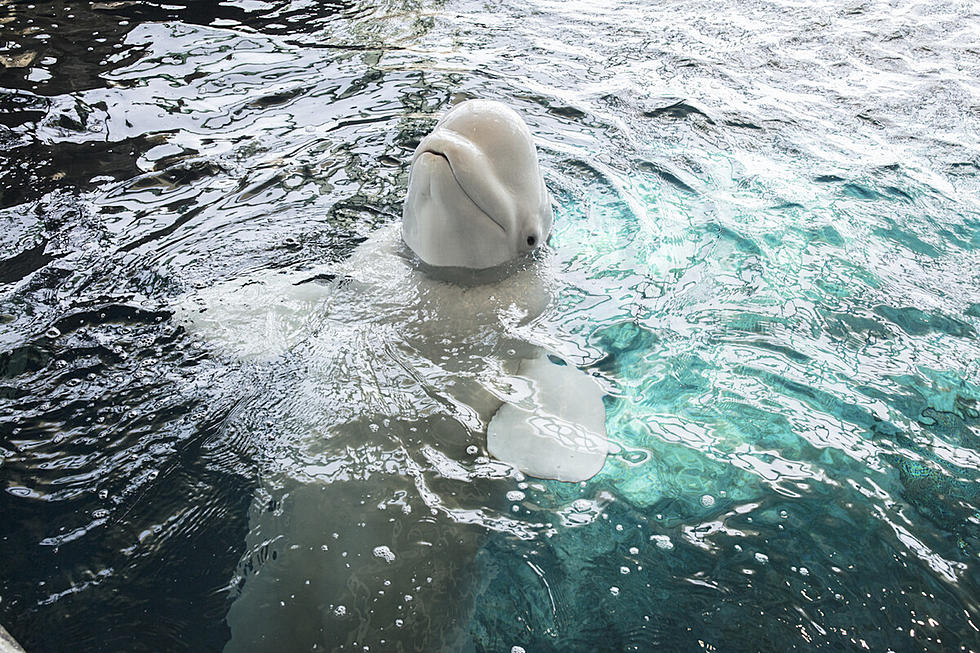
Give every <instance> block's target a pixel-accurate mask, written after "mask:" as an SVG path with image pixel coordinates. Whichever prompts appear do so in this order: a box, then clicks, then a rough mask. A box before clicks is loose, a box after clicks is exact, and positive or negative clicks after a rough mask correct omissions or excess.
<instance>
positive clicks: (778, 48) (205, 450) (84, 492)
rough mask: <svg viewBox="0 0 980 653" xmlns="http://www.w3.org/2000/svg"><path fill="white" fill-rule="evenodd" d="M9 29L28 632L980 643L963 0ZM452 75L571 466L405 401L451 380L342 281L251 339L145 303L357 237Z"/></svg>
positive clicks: (9, 572)
mask: <svg viewBox="0 0 980 653" xmlns="http://www.w3.org/2000/svg"><path fill="white" fill-rule="evenodd" d="M0 35H2V41H0V45H2V50H0V63H2V64H3V67H2V68H0V88H2V90H0V125H2V127H0V228H2V233H3V234H4V235H3V238H2V240H0V284H2V285H0V376H2V380H0V480H2V484H3V492H2V493H0V515H2V516H3V519H2V521H0V560H2V565H0V623H2V624H3V625H4V626H5V627H7V628H8V630H10V631H11V632H12V633H13V634H14V636H15V637H17V638H18V639H19V640H20V641H21V643H22V644H23V645H24V646H25V647H26V648H27V649H28V650H29V651H56V650H64V649H66V648H69V647H75V648H79V649H85V650H106V651H117V650H118V651H142V650H147V651H159V650H194V651H199V650H218V649H221V648H222V647H223V646H225V644H226V643H227V642H228V641H229V640H230V639H231V637H232V626H231V625H229V623H230V622H231V623H237V624H241V623H243V622H244V623H245V624H246V625H245V626H241V625H239V626H235V628H240V629H241V630H239V631H238V632H239V633H246V634H247V631H248V628H247V624H248V623H249V622H251V623H253V624H254V625H255V628H256V629H258V630H262V629H263V628H265V629H266V632H269V633H271V632H273V631H274V627H273V626H268V625H264V624H266V622H268V623H270V624H275V623H296V624H300V623H304V624H307V625H308V627H307V628H305V629H302V628H298V629H294V630H295V631H296V633H297V634H296V638H295V639H294V640H288V641H287V640H279V641H278V642H277V645H278V648H274V647H273V648H272V650H283V649H290V650H291V649H296V650H309V649H311V648H312V645H313V644H314V643H316V644H319V646H320V649H321V650H322V649H323V648H327V649H329V648H341V647H343V648H344V649H345V650H347V649H353V648H357V649H359V650H363V646H365V645H370V647H371V648H372V650H436V649H438V648H440V647H443V648H448V649H452V650H457V649H459V650H462V649H466V648H469V649H470V650H480V651H509V650H511V647H514V646H520V647H523V648H524V649H525V650H527V651H552V650H554V651H568V650H575V651H578V650H582V651H593V650H609V651H620V650H640V651H643V650H655V649H663V650H696V649H705V650H732V651H755V650H788V649H795V650H857V649H870V650H873V651H879V650H880V651H884V650H889V649H891V650H895V651H903V650H935V651H946V650H978V649H980V630H978V628H980V603H978V598H977V597H978V596H980V559H978V556H980V496H978V492H980V473H978V470H980V445H978V442H980V406H978V403H977V402H978V399H980V342H978V329H980V272H978V270H980V137H978V134H980V82H978V81H977V80H978V79H980V10H978V8H977V6H976V5H975V3H972V2H945V3H939V2H934V1H931V2H919V3H916V2H893V3H886V2H849V3H832V2H824V3H819V2H806V3H802V2H801V3H794V2H772V3H763V2H749V3H734V2H721V3H705V2H699V1H678V2H668V3H664V4H661V5H659V6H655V5H648V4H646V3H639V2H634V3H628V2H627V3H615V4H613V5H610V6H603V7H599V6H598V5H593V4H590V3H566V2H545V1H535V2H533V3H487V4H481V3H471V2H450V3H424V2H420V3H398V2H375V3H357V4H355V3H323V2H301V1H300V2H271V1H269V2H266V1H260V0H245V1H241V2H236V1H232V2H225V3H220V4H218V3H204V2H181V1H178V0H174V1H172V2H167V3H151V2H141V1H128V0H124V1H121V2H105V3H63V2H51V3H47V2H36V3H34V4H27V3H21V2H6V3H4V4H3V5H2V8H0ZM469 97H490V98H496V99H501V100H503V101H505V102H507V103H508V104H511V105H512V106H514V107H515V108H516V109H517V110H518V111H519V112H520V113H521V114H522V115H523V116H524V117H525V119H526V120H527V122H528V123H529V125H530V126H531V129H532V131H533V132H534V133H535V134H536V137H537V139H538V147H539V152H540V155H541V158H542V165H543V167H544V169H545V176H546V180H547V182H548V184H549V187H550V188H551V190H552V193H553V195H554V196H555V199H556V222H555V232H554V235H553V237H552V241H551V248H552V250H553V251H552V254H551V256H552V257H553V259H554V260H555V261H556V262H557V266H558V268H559V269H560V270H561V272H562V284H563V285H562V291H561V293H560V294H559V297H558V298H557V299H556V301H555V302H554V304H553V306H552V307H551V309H550V310H549V312H548V313H547V315H546V316H545V317H544V318H543V319H542V320H540V321H539V322H537V323H536V324H535V325H533V330H532V331H533V333H531V332H529V333H531V335H530V336H528V337H529V338H530V339H531V340H532V341H534V342H536V343H538V344H542V343H548V344H549V345H550V346H551V348H553V349H555V350H557V351H559V352H560V353H561V354H562V355H563V356H564V357H565V358H566V359H567V360H569V361H570V362H572V363H574V364H577V365H579V366H580V367H582V368H583V369H586V370H587V371H589V372H590V373H593V374H595V375H597V376H598V377H599V378H600V379H601V380H602V382H603V383H604V384H605V387H606V388H607V389H608V390H609V396H608V398H607V411H608V421H607V427H608V431H609V434H610V438H611V439H612V441H613V442H614V444H615V447H614V448H615V449H616V453H615V454H614V455H613V456H611V457H610V459H609V461H608V462H607V466H606V468H605V470H604V471H603V473H602V474H600V475H599V476H598V477H596V478H595V479H594V480H592V481H590V482H589V483H587V484H585V485H582V486H579V485H563V484H558V483H538V482H535V481H534V480H533V479H526V480H523V479H520V478H518V477H516V476H515V475H513V474H511V473H509V472H508V471H507V470H501V469H498V468H496V467H494V465H493V464H492V461H487V460H486V459H485V458H482V457H481V456H476V457H474V456H473V455H472V454H471V453H469V452H470V451H472V450H470V449H469V448H468V447H469V446H470V445H473V446H477V447H478V448H480V447H482V446H483V443H482V437H483V436H482V433H481V432H480V430H479V427H480V425H479V424H475V425H474V424H473V423H472V422H468V421H467V420H466V419H464V418H463V417H460V414H458V413H454V412H453V411H452V410H449V409H446V408H445V407H440V406H439V405H437V403H438V402H429V403H426V401H428V400H427V399H424V397H425V396H428V395H425V391H428V390H431V389H433V388H435V389H436V390H437V389H438V386H439V384H440V383H444V382H445V381H446V378H451V377H447V376H445V375H442V374H441V373H440V372H439V371H438V370H436V371H431V370H430V371H429V372H425V371H424V370H423V371H422V372H420V373H419V375H417V377H412V378H409V377H410V376H411V375H408V376H406V375H405V374H402V373H400V374H396V375H392V376H390V377H384V376H382V375H379V374H378V373H377V372H378V370H379V368H378V367H377V365H376V363H375V362H372V361H366V359H365V358H364V357H359V356H358V352H359V351H361V349H363V350H365V351H367V350H370V345H371V344H372V343H377V342H380V343H381V345H380V346H381V348H382V349H383V347H384V346H385V345H391V344H394V345H397V344H398V343H399V342H401V341H400V340H399V337H400V336H399V335H398V334H390V333H387V332H385V331H384V329H383V328H381V327H377V328H376V325H374V324H373V323H372V324H371V329H369V328H368V320H367V319H366V318H364V317H363V316H362V315H360V314H359V313H358V312H357V310H356V305H355V304H353V303H352V304H351V305H352V308H350V312H349V313H347V314H341V317H340V318H339V319H335V320H333V321H332V322H330V323H329V324H328V325H327V326H324V325H320V329H319V331H318V335H317V338H318V339H317V340H315V341H314V343H313V344H311V345H308V346H306V347H305V348H300V349H298V350H297V352H296V353H295V354H294V355H293V356H292V358H288V359H285V360H273V361H269V362H264V363H263V362H254V361H251V362H242V361H237V360H234V359H231V358H229V357H228V356H225V355H223V354H222V353H221V352H220V351H218V350H217V349H216V348H214V347H212V346H210V345H209V343H208V340H207V338H199V337H192V336H190V335H189V334H188V333H187V332H186V331H185V329H184V327H183V326H182V325H181V324H180V323H179V321H178V320H176V319H175V318H174V317H173V306H174V305H175V304H176V303H177V302H178V301H179V300H180V298H181V297H184V296H187V295H188V294H193V293H194V292H196V291H199V290H201V289H205V288H209V287H212V286H214V285H215V284H217V283H219V282H226V281H228V280H234V279H238V278H247V277H248V276H249V275H253V274H256V273H261V272H267V271H269V270H276V269H280V268H288V269H290V270H302V269H304V268H309V267H311V266H313V265H317V264H323V263H327V262H338V263H342V262H343V261H344V260H346V259H347V258H348V257H350V256H352V255H353V253H354V252H355V251H356V249H357V247H358V245H360V244H361V243H363V241H364V240H365V239H366V238H367V237H368V236H369V235H370V234H372V233H373V232H375V231H376V230H377V229H379V228H382V227H383V225H386V224H388V223H391V222H393V221H396V220H397V219H398V218H399V216H400V211H401V200H402V197H403V195H404V190H405V183H406V177H407V162H408V160H409V157H410V154H411V152H412V150H413V149H414V147H415V145H416V144H417V142H418V140H419V139H420V137H421V136H422V135H424V134H425V133H426V132H427V130H428V129H430V128H431V126H432V125H433V124H434V120H435V118H436V116H437V115H438V114H439V112H440V111H442V110H444V109H445V108H447V107H448V106H450V105H451V104H452V103H454V102H456V101H458V100H460V99H465V98H469ZM330 325H332V326H330ZM331 329H333V331H331ZM372 329H373V330H372ZM351 334H353V335H351ZM331 343H333V344H332V345H331V346H332V347H333V348H332V349H331V346H328V345H330V344H331ZM358 343H361V345H362V347H361V348H358ZM395 349H397V347H395ZM325 352H326V353H325ZM330 356H332V357H333V358H330ZM339 359H342V360H344V361H345V365H344V366H337V365H333V364H332V363H331V364H328V363H327V362H323V361H328V360H329V361H334V362H336V360H339ZM409 368H411V365H409ZM418 369H422V368H421V367H419V368H418ZM337 370H344V374H348V375H349V376H348V378H347V379H346V381H345V382H340V384H339V385H337V384H332V383H331V382H327V380H330V379H335V378H337V374H338V372H337ZM362 378H363V379H368V380H369V381H370V382H368V381H365V382H363V383H361V382H360V381H359V379H362ZM371 384H375V385H371ZM413 384H414V385H413ZM338 388H339V390H338ZM358 388H361V389H363V392H355V391H356V390H357V389H358ZM392 388H398V391H397V392H395V391H393V390H392ZM297 389H301V390H303V391H298V390H297ZM399 392H400V393H402V394H398V393H399ZM386 393H390V394H386ZM396 395H397V396H396ZM379 396H380V397H382V398H392V397H394V398H393V399H391V402H390V403H385V402H384V401H381V400H380V399H378V397H379ZM432 396H434V395H432ZM413 397H416V398H418V399H417V403H418V405H417V406H416V405H415V404H414V403H413V401H416V400H415V399H413ZM420 397H421V398H420ZM399 402H401V403H399ZM430 404H431V405H430ZM395 405H397V406H401V408H399V409H398V410H400V411H402V412H400V413H397V411H395V410H394V409H391V408H390V406H395ZM406 405H411V406H412V410H415V411H417V413H412V414H411V416H407V415H408V412H409V411H408V410H407V409H406V408H404V406H406ZM396 413H397V414H396ZM388 418H390V421H386V420H387V419H388ZM408 425H413V426H411V428H413V429H414V428H417V430H415V431H411V433H412V434H416V435H408V433H409V432H408V431H407V430H402V427H405V428H406V429H407V428H409V427H408ZM298 442H302V443H304V444H302V445H299V444H297V443H298ZM310 443H313V444H310ZM320 443H325V444H322V445H321V444H320ZM481 451H482V450H481ZM297 460H300V461H301V462H299V463H298V462H297ZM283 461H286V462H283ZM311 470H313V471H311ZM316 470H321V471H316ZM323 470H327V471H323ZM337 470H342V471H337ZM395 507H398V511H397V514H398V515H399V516H398V517H389V515H392V514H394V513H395V512H396V511H395ZM314 508H316V509H314ZM408 508H410V509H408ZM359 529H360V530H359ZM335 541H336V543H337V546H334V544H333V542H335ZM321 542H322V543H323V546H324V547H327V545H328V544H329V547H327V548H324V549H323V555H322V556H321V557H316V556H318V555H319V554H317V553H316V552H315V551H314V552H313V553H310V554H305V553H304V554H302V555H301V554H292V553H290V551H294V550H298V549H295V548H291V547H299V546H300V545H303V546H305V545H306V544H310V545H311V546H312V545H313V544H314V543H315V544H320V543H321ZM419 542H425V543H427V546H429V547H430V548H431V551H429V550H428V549H420V548H419V547H418V546H417V545H418V543H419ZM381 545H383V546H387V547H389V551H390V552H391V553H393V554H394V556H395V560H396V562H395V563H392V564H388V565H387V566H386V563H385V561H384V558H385V555H384V554H385V552H384V551H382V552H381V555H377V554H375V555H372V551H373V550H374V549H375V548H376V547H378V546H381ZM331 547H332V548H331ZM311 550H312V549H311ZM317 550H319V549H317ZM341 550H342V552H341ZM304 551H305V549H304ZM304 556H305V557H304ZM348 560H349V561H348ZM347 565H350V566H347ZM303 574H306V575H307V576H313V577H314V578H313V580H314V581H315V582H314V585H313V586H314V587H315V588H316V589H315V591H316V592H317V594H315V595H310V596H305V595H302V594H301V595H300V598H299V599H298V602H305V603H306V605H305V606H301V607H299V608H290V610H292V611H291V612H289V613H288V614H289V615H290V616H289V618H288V619H286V618H284V617H279V616H277V615H278V614H279V613H277V612H275V604H274V603H273V602H272V601H271V599H270V600H269V601H266V599H267V598H268V597H273V596H276V592H279V591H282V592H283V593H284V596H283V606H284V607H285V602H286V600H288V599H289V598H290V597H292V598H294V599H295V595H296V594H297V591H298V590H296V588H297V587H299V586H301V585H302V582H301V580H300V579H301V578H302V577H303ZM423 577H425V578H428V579H431V581H430V582H429V583H428V584H429V585H431V586H432V589H421V587H422V586H423V585H425V584H426V581H425V578H423ZM252 579H259V580H252ZM293 581H295V582H296V583H297V584H296V585H295V586H294V585H292V584H291V583H292V582H293ZM384 582H390V583H392V585H391V587H395V586H397V585H398V584H399V583H400V582H404V583H405V584H406V587H407V586H408V585H411V586H412V588H414V587H416V586H417V587H419V588H420V589H419V590H415V589H412V588H410V589H408V590H406V591H404V592H402V591H400V590H399V591H398V592H397V597H395V592H394V590H391V591H390V592H389V593H388V594H386V595H384V597H386V598H384V599H383V600H382V601H381V602H380V603H379V602H378V601H376V600H374V599H370V598H369V596H376V590H377V588H379V587H380V588H387V587H389V585H384V584H383V583H384ZM361 587H363V588H367V589H363V590H362V589H359V588H361ZM263 588H264V589H263ZM379 591H385V590H384V589H381V590H379ZM250 592H251V593H250ZM262 592H265V594H263V593H262ZM406 594H409V595H411V596H412V597H413V598H412V600H411V601H409V600H404V595H406ZM251 597H258V598H257V599H252V598H251ZM263 597H265V598H263ZM338 597H339V598H338ZM343 597H347V598H343ZM392 597H395V598H392ZM398 599H401V600H398ZM250 601H253V603H254V605H253V603H250ZM263 601H266V603H268V605H266V603H263ZM341 601H346V603H343V608H344V609H343V610H338V607H340V606H341V603H340V602H341ZM351 601H353V602H351ZM249 605H252V606H253V607H252V608H247V607H242V606H249ZM255 606H258V607H255ZM263 606H264V607H263ZM304 608H305V609H308V612H309V615H308V616H309V618H303V619H301V618H300V615H302V614H304V613H302V612H301V610H302V609H304ZM246 610H253V612H247V611H246ZM263 611H264V613H263ZM236 614H246V615H248V616H247V617H246V618H244V619H238V621H236V618H235V617H234V615H236ZM263 614H265V616H264V617H263V616H262V615H263ZM284 614H285V613H284ZM228 615H232V616H231V617H228ZM310 615H312V616H310ZM396 619H397V621H399V622H400V623H398V624H396ZM420 634H421V635H420ZM420 637H421V639H420ZM355 642H356V646H355ZM269 646H272V645H267V648H268V647H269ZM243 648H248V647H247V646H244V645H243ZM259 648H261V647H259Z"/></svg>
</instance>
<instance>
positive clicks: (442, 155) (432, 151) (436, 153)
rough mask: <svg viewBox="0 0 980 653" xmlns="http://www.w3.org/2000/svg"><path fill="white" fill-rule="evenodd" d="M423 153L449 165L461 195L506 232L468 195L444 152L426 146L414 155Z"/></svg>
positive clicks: (505, 230)
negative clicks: (461, 192)
mask: <svg viewBox="0 0 980 653" xmlns="http://www.w3.org/2000/svg"><path fill="white" fill-rule="evenodd" d="M423 154H431V155H433V156H437V157H439V158H440V159H443V160H444V161H445V162H446V165H447V166H448V167H449V172H450V174H452V176H453V180H454V181H455V182H456V185H457V186H459V189H460V190H461V191H463V195H465V196H466V199H468V200H469V201H471V202H473V206H475V207H476V208H477V209H478V210H479V211H480V213H482V214H483V215H485V216H487V219H488V220H490V222H492V223H494V224H495V225H497V226H498V227H500V230H501V231H502V232H504V235H506V234H507V227H505V226H504V225H502V224H501V223H500V221H499V220H497V219H496V218H495V217H493V216H492V215H491V214H490V213H489V211H487V210H486V209H485V208H483V207H482V206H480V204H479V203H478V202H477V201H476V200H475V199H474V198H473V196H472V195H470V194H469V193H467V192H466V187H465V186H463V184H462V182H460V180H459V177H458V176H457V175H456V171H455V170H454V169H453V162H452V161H451V160H450V159H449V157H448V156H447V155H446V154H445V153H443V152H440V151H439V150H436V149H433V148H431V147H428V148H426V149H424V150H422V151H420V152H419V153H418V154H417V155H416V158H418V157H421V156H422V155H423Z"/></svg>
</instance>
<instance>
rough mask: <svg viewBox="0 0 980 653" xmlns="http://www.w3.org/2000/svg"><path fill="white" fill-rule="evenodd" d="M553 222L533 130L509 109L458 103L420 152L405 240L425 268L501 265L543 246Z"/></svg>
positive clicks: (408, 205) (411, 186) (411, 180)
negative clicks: (428, 266)
mask: <svg viewBox="0 0 980 653" xmlns="http://www.w3.org/2000/svg"><path fill="white" fill-rule="evenodd" d="M552 220H553V214H552V210H551V197H550V196H549V194H548V189H547V188H546V187H545V185H544V178H543V177H542V175H541V168H540V167H539V166H538V156H537V152H536V150H535V149H534V142H533V141H532V139H531V132H530V130H529V129H528V127H527V125H526V124H525V123H524V121H523V120H522V119H521V117H520V116H519V115H517V113H516V112H515V111H514V110H513V109H511V108H510V107H508V106H506V105H504V104H502V103H500V102H494V101H490V100H468V101H466V102H463V103H461V104H458V105H456V106H455V107H453V108H452V110H450V111H449V113H447V114H446V115H445V116H443V118H442V119H441V120H440V121H439V122H438V123H437V124H436V126H435V128H434V129H433V130H432V133H430V134H429V135H428V136H426V137H425V138H424V139H422V142H420V143H419V146H418V147H417V148H416V150H415V155H414V156H413V158H412V167H411V171H410V173H409V181H408V195H407V196H406V198H405V205H404V210H403V215H402V238H403V239H404V241H405V243H406V244H407V245H408V246H409V248H411V250H412V251H413V252H415V254H416V255H417V256H418V257H419V258H420V259H421V260H422V261H423V262H425V263H426V264H428V265H432V266H438V267H443V266H446V267H461V268H473V269H484V268H491V267H494V266H497V265H501V264H503V263H506V262H507V261H510V260H512V259H515V258H517V257H519V256H521V255H523V254H526V253H527V252H529V251H531V250H533V249H535V248H537V247H539V246H540V245H541V244H542V243H544V241H545V240H546V239H547V238H548V234H549V233H550V231H551V223H552Z"/></svg>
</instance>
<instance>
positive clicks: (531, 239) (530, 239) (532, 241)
mask: <svg viewBox="0 0 980 653" xmlns="http://www.w3.org/2000/svg"><path fill="white" fill-rule="evenodd" d="M536 242H538V239H537V238H535V237H534V236H528V237H527V245H528V247H534V244H535V243H536Z"/></svg>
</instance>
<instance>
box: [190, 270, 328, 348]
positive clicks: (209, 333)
mask: <svg viewBox="0 0 980 653" xmlns="http://www.w3.org/2000/svg"><path fill="white" fill-rule="evenodd" d="M311 278H312V279H313V280H312V281H311V280H310V279H311ZM315 279H316V277H315V275H311V276H310V277H303V278H299V279H298V278H297V276H296V275H294V274H282V273H280V272H277V271H263V272H259V273H257V274H254V275H252V276H250V277H248V278H246V279H244V280H242V279H235V280H232V281H226V282H224V283H219V284H216V285H214V286H210V287H208V288H205V289H202V290H201V291H199V292H197V293H194V294H192V295H188V296H186V297H184V298H182V299H181V300H180V301H179V302H178V303H177V304H176V305H175V306H174V317H175V319H176V320H177V321H179V322H180V323H181V324H182V325H183V326H184V328H186V329H187V331H188V332H189V333H191V334H192V335H197V336H200V337H202V338H203V339H205V340H207V341H208V344H209V345H210V346H213V347H215V348H216V349H219V350H221V351H222V352H223V353H224V354H225V355H227V356H231V357H232V358H237V359H240V360H253V361H255V360H271V359H273V358H276V357H278V356H280V355H282V354H284V353H285V352H286V351H288V350H289V349H290V348H291V347H293V346H294V345H295V344H296V343H298V342H300V341H302V340H303V339H305V338H306V337H308V335H309V331H310V325H309V320H310V317H311V316H312V315H314V314H315V307H316V306H317V305H319V304H321V303H323V302H324V301H325V299H326V297H327V296H328V295H329V293H330V290H329V287H328V286H324V285H323V284H321V283H317V282H316V280H315ZM297 281H299V283H297ZM303 281H309V282H308V283H303Z"/></svg>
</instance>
